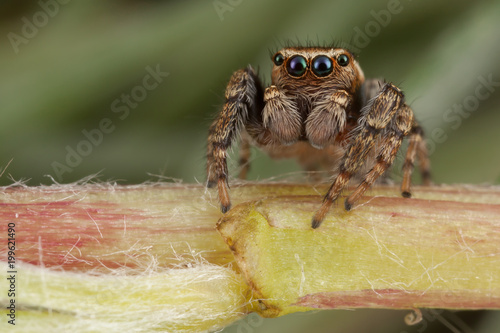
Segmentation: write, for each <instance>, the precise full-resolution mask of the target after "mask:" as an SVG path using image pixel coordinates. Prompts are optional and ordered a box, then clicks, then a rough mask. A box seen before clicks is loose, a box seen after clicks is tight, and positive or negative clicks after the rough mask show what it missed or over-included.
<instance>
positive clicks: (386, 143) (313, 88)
mask: <svg viewBox="0 0 500 333" xmlns="http://www.w3.org/2000/svg"><path fill="white" fill-rule="evenodd" d="M272 60H273V62H274V66H273V70H272V75H271V79H272V83H271V85H270V86H269V87H267V88H266V89H265V90H264V89H263V87H262V84H261V82H260V80H259V78H258V77H257V75H256V74H255V72H254V70H253V69H252V67H251V66H248V67H247V68H245V69H241V70H239V71H236V72H235V73H234V74H233V75H232V77H231V79H230V81H229V84H228V85H227V88H226V93H225V98H226V101H225V103H224V107H223V109H222V111H221V113H220V114H219V116H218V117H217V119H216V120H215V121H214V122H213V124H212V126H211V127H210V133H209V137H208V151H207V173H208V182H207V185H208V186H209V187H213V186H217V188H218V193H219V201H220V203H221V210H222V211H223V212H226V211H227V210H229V208H230V207H231V202H230V199H229V193H228V183H227V181H228V172H227V163H226V157H227V149H228V148H229V146H230V145H231V143H232V141H233V139H234V138H235V137H236V136H237V134H238V133H239V134H241V152H240V165H241V166H242V169H241V172H240V178H245V176H246V173H247V170H248V164H249V163H248V161H249V156H250V153H249V147H250V143H253V144H255V145H257V146H258V147H260V148H261V149H263V150H265V151H267V152H268V153H269V154H270V155H271V156H273V157H296V158H297V159H298V160H299V163H301V164H302V165H303V167H304V168H305V169H306V170H310V171H312V170H317V169H318V168H320V167H323V168H330V169H331V168H334V167H336V166H338V174H337V175H336V177H335V180H334V181H333V184H332V185H331V187H330V189H329V190H328V192H327V193H326V195H325V197H324V200H323V204H322V205H321V207H320V208H319V210H318V211H317V212H316V214H315V215H314V217H313V221H312V227H313V228H317V227H319V225H320V224H321V222H322V221H323V219H324V217H325V215H326V213H327V212H328V210H329V208H330V206H331V205H332V203H333V202H334V201H335V200H336V199H337V198H338V196H339V195H340V193H341V191H342V189H344V187H345V186H346V185H347V183H348V182H349V180H350V179H351V177H353V176H354V175H355V174H356V173H357V172H358V171H359V169H360V168H361V167H362V166H364V164H365V162H366V160H367V158H368V156H369V155H373V157H374V158H375V160H374V165H373V167H372V168H371V169H369V170H368V171H367V172H366V174H365V175H364V178H362V181H361V183H360V184H359V185H358V187H357V188H356V190H355V191H354V192H353V193H352V194H351V195H350V196H349V197H348V198H347V199H346V201H345V208H346V209H347V210H349V209H350V208H351V207H352V205H353V204H354V203H355V202H356V201H357V200H358V199H359V198H360V197H361V196H362V195H363V193H364V192H365V191H366V190H367V189H368V188H369V187H370V186H371V185H372V184H373V183H374V182H375V180H376V179H377V178H378V177H379V176H380V175H382V174H383V173H384V172H385V171H386V170H387V169H388V168H389V167H390V166H391V164H392V162H393V161H394V158H395V156H396V153H397V152H398V150H399V148H400V146H401V143H402V141H403V138H404V137H405V136H409V145H408V150H407V152H406V157H405V162H404V164H403V182H402V184H401V190H402V195H403V196H405V197H409V196H410V178H411V173H412V171H413V162H414V160H415V155H418V158H419V162H420V165H419V166H420V170H421V173H422V176H423V180H424V183H428V182H429V179H430V173H429V160H428V156H427V150H426V146H425V142H424V141H423V137H422V135H423V134H422V129H421V128H420V126H419V125H418V124H417V122H416V120H415V119H414V116H413V112H412V110H411V109H410V107H409V106H408V105H406V104H405V100H404V95H403V93H402V91H401V90H400V89H399V88H398V87H396V86H395V85H393V84H391V83H385V82H383V81H380V80H376V79H372V80H366V81H365V78H364V75H363V71H362V70H361V68H360V67H359V64H358V62H357V61H356V59H355V58H354V56H353V55H352V53H350V52H349V51H348V50H346V49H343V48H327V47H289V48H284V49H282V50H280V51H279V52H278V53H276V54H275V55H274V56H273V58H272ZM339 151H340V153H339Z"/></svg>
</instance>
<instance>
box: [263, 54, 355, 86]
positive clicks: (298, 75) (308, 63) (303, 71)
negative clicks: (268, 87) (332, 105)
mask: <svg viewBox="0 0 500 333" xmlns="http://www.w3.org/2000/svg"><path fill="white" fill-rule="evenodd" d="M272 60H273V63H274V66H273V70H272V75H271V78H272V84H274V85H276V86H278V87H283V88H285V89H288V90H290V89H293V90H301V89H304V90H306V91H315V90H318V88H329V87H330V88H334V89H345V90H348V91H352V92H354V91H355V90H357V89H358V88H359V86H361V84H362V83H363V81H364V74H363V71H362V70H361V68H360V67H359V64H358V62H357V61H356V59H355V58H354V56H353V54H352V53H351V52H349V51H348V50H346V49H343V48H331V47H287V48H284V49H282V50H280V51H278V52H277V53H276V54H274V56H273V57H272Z"/></svg>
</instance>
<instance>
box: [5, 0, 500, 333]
mask: <svg viewBox="0 0 500 333" xmlns="http://www.w3.org/2000/svg"><path fill="white" fill-rule="evenodd" d="M499 14H500V1H498V0H492V1H468V0H440V1H432V0H430V1H427V0H425V1H424V0H400V1H398V0H376V1H373V0H372V1H327V0H312V1H308V2H304V1H297V0H287V1H285V0H275V1H264V0H220V1H217V0H216V1H212V0H204V1H201V0H198V1H195V0H192V1H174V0H171V1H166V0H165V1H159V0H157V1H153V0H149V1H138V0H137V1H132V0H128V1H116V0H109V1H98V0H92V1H68V0H64V1H63V0H59V1H58V0H42V1H40V2H39V1H23V2H20V1H2V2H1V3H0V36H1V42H0V105H1V106H2V117H1V121H0V167H1V168H2V170H3V169H4V168H5V167H7V165H8V167H7V168H6V170H5V172H4V173H3V175H2V176H1V177H0V183H1V184H2V185H7V184H11V183H12V182H13V181H17V180H23V181H25V182H27V184H29V185H38V184H52V183H53V182H54V181H57V182H60V183H69V182H74V181H78V180H80V179H82V178H84V177H86V176H88V175H91V174H96V173H98V174H99V179H101V180H113V181H117V182H118V183H122V184H127V183H139V182H144V181H148V180H157V179H159V178H158V176H160V179H162V180H163V181H177V180H182V181H184V182H188V183H193V182H203V181H204V179H205V176H204V163H205V162H204V154H205V141H206V136H207V128H208V125H209V124H210V122H211V119H213V117H214V115H215V114H216V113H217V112H218V110H219V108H220V106H221V105H222V103H223V92H224V88H225V85H226V83H227V81H228V79H229V77H230V75H231V73H232V72H233V71H234V70H236V69H239V68H242V67H244V66H246V65H247V64H252V65H253V66H254V67H255V68H258V69H259V73H260V76H261V77H262V79H263V80H264V82H265V83H266V84H269V82H270V77H269V71H270V68H271V61H270V55H271V54H272V53H274V52H275V51H277V50H278V49H279V48H281V46H282V45H283V44H287V43H288V44H290V43H291V44H301V43H306V42H308V41H309V42H312V43H319V44H329V43H331V42H332V41H335V42H341V43H343V45H344V46H349V47H351V48H352V49H353V50H354V51H355V52H356V53H357V54H358V55H359V58H358V59H359V61H360V63H361V66H362V68H363V69H364V71H365V75H366V76H367V77H383V78H386V79H387V80H388V81H391V82H394V83H396V84H397V85H399V86H400V87H402V88H403V89H404V91H405V93H406V97H407V101H408V102H409V103H410V105H411V106H412V108H413V109H414V111H415V113H416V115H417V118H418V119H419V120H420V122H421V123H422V125H423V127H424V129H425V131H426V134H427V136H428V138H429V142H430V144H429V148H430V150H431V161H432V170H433V176H434V180H435V182H437V183H481V184H483V183H484V184H495V183H496V184H498V183H500V148H499V145H500V131H499V125H500V109H499V105H500V104H499V103H500V93H499V91H500V61H499V57H500V20H499ZM155 71H156V72H157V73H159V74H156V77H157V84H155V80H152V79H151V78H149V79H146V81H147V83H146V85H145V83H144V79H145V78H146V77H147V76H148V75H151V74H150V73H151V72H155ZM166 73H168V74H166ZM153 77H154V76H153ZM146 88H148V89H146ZM127 98H128V100H127ZM85 133H87V135H86V134H85ZM89 133H90V134H89ZM99 133H101V134H99ZM89 135H90V137H91V138H92V139H89ZM400 160H401V158H400V159H399V162H400ZM9 162H10V164H9ZM297 170H299V169H298V167H297V165H296V164H295V163H294V162H293V161H272V160H270V159H269V158H268V157H266V156H265V155H264V154H262V153H260V152H258V151H257V150H254V151H253V160H252V169H251V172H250V178H251V179H266V178H269V177H273V176H277V175H280V174H284V173H289V172H294V171H297ZM393 173H394V178H395V179H396V180H397V179H398V178H399V177H400V176H401V174H400V172H399V168H395V169H394V171H393ZM406 313H407V311H382V310H376V311H375V310H357V311H325V312H317V313H306V314H297V315H290V316H286V317H284V318H279V319H272V320H269V319H266V320H261V319H259V318H256V317H252V316H251V317H249V318H247V319H245V320H243V321H242V322H239V323H236V324H235V325H233V326H232V327H229V328H227V329H225V330H224V332H306V331H307V332H477V333H479V332H498V331H499V330H500V315H499V314H498V312H493V311H491V312H488V311H478V312H441V311H439V312H438V313H437V314H432V313H430V312H428V313H426V317H425V320H424V322H423V323H422V324H420V325H417V326H413V327H408V326H405V324H404V323H403V317H404V315H405V314H406ZM424 324H425V325H424Z"/></svg>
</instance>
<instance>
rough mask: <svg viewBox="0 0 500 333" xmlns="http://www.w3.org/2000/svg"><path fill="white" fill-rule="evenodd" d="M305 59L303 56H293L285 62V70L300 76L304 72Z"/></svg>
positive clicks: (305, 67)
mask: <svg viewBox="0 0 500 333" xmlns="http://www.w3.org/2000/svg"><path fill="white" fill-rule="evenodd" d="M306 69H307V61H306V58H304V57H303V56H299V55H296V56H293V57H291V58H290V60H289V61H288V63H287V64H286V70H287V71H288V73H289V74H290V75H291V76H302V75H304V73H305V72H306Z"/></svg>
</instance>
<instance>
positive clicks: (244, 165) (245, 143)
mask: <svg viewBox="0 0 500 333" xmlns="http://www.w3.org/2000/svg"><path fill="white" fill-rule="evenodd" d="M238 165H239V167H240V174H239V175H238V178H240V179H247V174H248V169H250V139H249V137H248V134H246V133H245V134H243V133H242V135H241V141H240V159H239V160H238Z"/></svg>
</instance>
